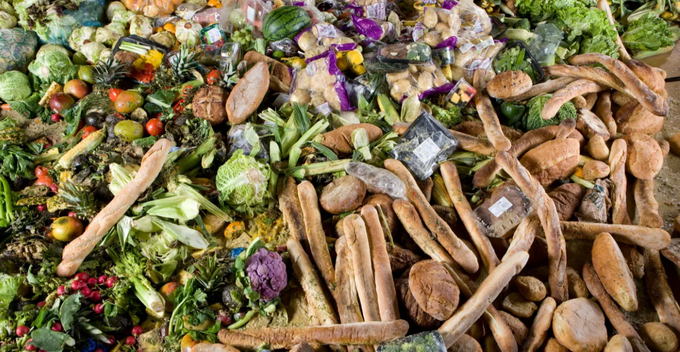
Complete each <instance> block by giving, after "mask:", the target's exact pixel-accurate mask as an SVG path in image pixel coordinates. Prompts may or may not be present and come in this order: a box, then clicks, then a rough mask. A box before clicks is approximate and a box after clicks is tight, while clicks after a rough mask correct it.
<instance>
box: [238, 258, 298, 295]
mask: <svg viewBox="0 0 680 352" xmlns="http://www.w3.org/2000/svg"><path fill="white" fill-rule="evenodd" d="M246 273H247V274H248V278H250V284H251V286H252V288H253V290H255V292H257V293H259V294H260V300H262V301H263V302H268V301H271V300H272V299H274V298H276V297H278V296H279V292H281V291H282V290H283V289H284V288H286V285H287V284H288V274H287V273H286V264H284V263H283V260H282V259H281V256H280V255H279V254H278V253H275V252H270V251H268V250H266V249H264V248H260V249H258V250H257V252H255V254H253V255H252V256H250V257H249V258H248V259H247V260H246Z"/></svg>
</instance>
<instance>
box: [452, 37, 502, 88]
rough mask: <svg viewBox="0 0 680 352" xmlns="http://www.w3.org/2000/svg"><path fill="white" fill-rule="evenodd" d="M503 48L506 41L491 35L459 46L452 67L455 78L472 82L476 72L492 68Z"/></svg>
mask: <svg viewBox="0 0 680 352" xmlns="http://www.w3.org/2000/svg"><path fill="white" fill-rule="evenodd" d="M457 45H458V44H457ZM503 47H505V42H504V41H499V40H494V39H493V38H492V37H491V36H489V35H487V36H484V37H481V38H478V39H475V40H472V41H468V42H467V43H465V44H463V45H462V46H459V48H458V49H457V50H456V52H455V61H454V63H453V64H452V65H451V69H452V71H453V78H454V79H461V78H465V79H467V80H468V81H472V75H473V74H474V72H475V70H477V69H490V68H491V63H492V62H493V59H494V58H495V57H496V55H497V54H498V53H499V52H500V51H501V50H502V49H503Z"/></svg>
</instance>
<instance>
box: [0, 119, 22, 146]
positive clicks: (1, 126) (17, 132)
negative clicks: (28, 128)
mask: <svg viewBox="0 0 680 352" xmlns="http://www.w3.org/2000/svg"><path fill="white" fill-rule="evenodd" d="M24 138H25V133H24V129H23V128H21V127H17V126H16V123H15V122H14V120H12V119H9V118H7V119H5V120H3V121H0V144H2V145H13V144H22V143H24Z"/></svg>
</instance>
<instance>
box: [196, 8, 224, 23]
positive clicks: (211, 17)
mask: <svg viewBox="0 0 680 352" xmlns="http://www.w3.org/2000/svg"><path fill="white" fill-rule="evenodd" d="M221 12H222V11H221V10H220V9H218V8H216V7H206V8H204V9H202V10H200V11H198V12H196V13H195V14H194V15H193V17H191V20H192V21H194V22H196V23H198V24H200V25H201V26H203V27H207V26H209V25H211V24H213V23H219V22H220V19H221V17H222V15H221Z"/></svg>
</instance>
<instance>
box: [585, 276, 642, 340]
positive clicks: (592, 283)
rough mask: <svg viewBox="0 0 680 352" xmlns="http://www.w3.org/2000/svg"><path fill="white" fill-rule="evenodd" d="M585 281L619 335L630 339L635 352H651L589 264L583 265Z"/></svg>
mask: <svg viewBox="0 0 680 352" xmlns="http://www.w3.org/2000/svg"><path fill="white" fill-rule="evenodd" d="M583 280H584V281H585V283H586V287H588V291H590V294H592V295H593V297H595V299H596V300H597V302H598V303H599V304H600V307H602V311H603V312H604V314H605V315H606V316H607V319H609V322H611V324H612V326H613V327H614V329H616V331H617V332H618V333H619V334H621V335H623V336H625V337H626V338H628V341H630V343H631V345H633V349H634V350H635V352H649V348H647V346H646V345H645V342H644V341H643V340H642V338H641V337H640V335H638V333H637V331H635V328H633V326H632V325H630V323H629V322H628V320H627V319H626V316H625V315H624V314H623V312H622V311H621V310H620V309H619V307H618V306H617V305H616V303H614V301H613V300H612V299H611V297H610V296H609V294H607V291H606V289H605V288H604V286H603V285H602V282H601V281H600V278H599V277H598V276H597V273H596V272H595V269H593V267H592V266H591V265H590V264H588V263H586V264H585V265H583Z"/></svg>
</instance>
